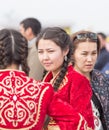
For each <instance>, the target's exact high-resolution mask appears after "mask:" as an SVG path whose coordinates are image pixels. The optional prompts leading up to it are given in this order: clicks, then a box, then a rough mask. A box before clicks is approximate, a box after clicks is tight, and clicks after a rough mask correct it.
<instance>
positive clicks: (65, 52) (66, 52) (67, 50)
mask: <svg viewBox="0 0 109 130" xmlns="http://www.w3.org/2000/svg"><path fill="white" fill-rule="evenodd" d="M68 52H69V48H67V49H65V50H64V56H66V55H67V54H68Z"/></svg>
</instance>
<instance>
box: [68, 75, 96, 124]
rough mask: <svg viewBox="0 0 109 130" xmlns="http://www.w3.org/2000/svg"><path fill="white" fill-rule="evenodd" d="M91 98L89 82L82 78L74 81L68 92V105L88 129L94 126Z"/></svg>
mask: <svg viewBox="0 0 109 130" xmlns="http://www.w3.org/2000/svg"><path fill="white" fill-rule="evenodd" d="M91 97H92V90H91V86H90V84H89V81H88V80H87V79H86V78H85V77H83V76H81V77H77V78H76V80H75V79H74V80H73V83H72V86H71V90H70V104H71V105H72V107H73V108H74V110H75V111H76V112H77V113H80V114H81V115H82V116H83V117H84V118H85V120H86V121H87V123H88V126H89V127H91V126H94V123H93V113H92V107H91Z"/></svg>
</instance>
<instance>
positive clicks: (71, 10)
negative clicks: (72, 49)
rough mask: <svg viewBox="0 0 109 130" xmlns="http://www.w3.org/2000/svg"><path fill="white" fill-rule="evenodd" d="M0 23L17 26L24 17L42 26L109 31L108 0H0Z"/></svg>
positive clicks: (1, 25) (1, 24) (0, 25)
mask: <svg viewBox="0 0 109 130" xmlns="http://www.w3.org/2000/svg"><path fill="white" fill-rule="evenodd" d="M0 5H1V6H0V27H4V26H11V27H12V26H14V27H18V25H19V22H20V21H21V20H23V19H24V18H26V17H36V18H38V19H39V20H40V21H41V23H42V25H43V26H70V27H71V28H72V31H74V32H75V31H78V30H81V29H91V30H93V31H103V32H105V33H108V34H109V0H0Z"/></svg>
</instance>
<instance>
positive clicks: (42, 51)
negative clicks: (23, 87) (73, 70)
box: [38, 39, 68, 75]
mask: <svg viewBox="0 0 109 130" xmlns="http://www.w3.org/2000/svg"><path fill="white" fill-rule="evenodd" d="M67 52H68V51H67V50H66V51H62V50H61V48H60V47H59V46H58V45H57V44H56V43H55V42H53V41H52V40H44V39H41V40H39V42H38V57H39V60H40V62H41V64H42V65H43V66H44V68H45V69H46V70H47V71H52V73H53V75H55V74H57V72H59V71H60V68H61V66H62V64H63V62H64V56H65V55H66V54H67Z"/></svg>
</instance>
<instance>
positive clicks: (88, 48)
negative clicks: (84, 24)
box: [73, 41, 97, 76]
mask: <svg viewBox="0 0 109 130" xmlns="http://www.w3.org/2000/svg"><path fill="white" fill-rule="evenodd" d="M73 59H74V68H75V70H76V71H78V72H79V73H81V74H83V75H86V76H88V75H89V74H90V72H91V71H92V70H93V68H94V65H95V63H96V60H97V43H96V42H89V41H86V42H79V43H78V45H77V46H76V49H75V51H74V54H73Z"/></svg>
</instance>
